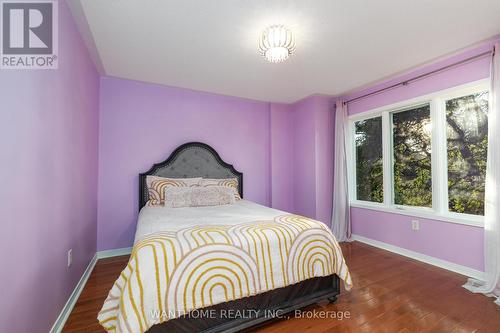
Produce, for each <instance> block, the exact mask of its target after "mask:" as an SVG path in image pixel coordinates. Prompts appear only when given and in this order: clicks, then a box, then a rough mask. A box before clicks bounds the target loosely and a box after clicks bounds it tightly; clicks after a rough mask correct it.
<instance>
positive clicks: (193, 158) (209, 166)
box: [139, 142, 243, 210]
mask: <svg viewBox="0 0 500 333" xmlns="http://www.w3.org/2000/svg"><path fill="white" fill-rule="evenodd" d="M146 176H159V177H168V178H193V177H203V178H215V179H220V178H237V179H238V192H239V193H240V196H241V197H242V198H243V174H242V173H241V172H239V171H237V170H236V169H235V168H234V167H233V166H232V165H231V164H227V163H226V162H224V161H223V160H222V159H221V158H220V156H219V154H218V153H217V152H216V151H215V149H213V148H212V147H210V146H209V145H207V144H205V143H201V142H190V143H185V144H183V145H182V146H180V147H178V148H177V149H176V150H174V152H173V153H172V154H170V156H169V157H168V158H167V159H166V160H165V161H163V162H161V163H157V164H155V165H153V166H152V167H151V169H149V170H148V171H146V172H144V173H141V174H139V210H140V209H141V208H142V207H143V206H144V205H145V204H146V202H147V201H148V188H147V186H146Z"/></svg>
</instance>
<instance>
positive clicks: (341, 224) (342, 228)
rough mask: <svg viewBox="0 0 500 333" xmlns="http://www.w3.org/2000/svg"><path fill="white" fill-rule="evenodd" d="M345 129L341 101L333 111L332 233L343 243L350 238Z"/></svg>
mask: <svg viewBox="0 0 500 333" xmlns="http://www.w3.org/2000/svg"><path fill="white" fill-rule="evenodd" d="M346 129H347V104H346V103H344V102H343V101H337V109H336V110H335V152H334V155H333V158H334V162H333V165H334V170H333V171H334V173H333V209H332V231H333V234H334V235H335V237H336V238H337V240H338V241H339V242H345V241H348V240H349V239H350V238H351V218H350V214H349V198H348V188H347V158H346V148H345V144H346V142H345V133H346Z"/></svg>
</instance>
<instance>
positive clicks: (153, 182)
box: [146, 176, 201, 206]
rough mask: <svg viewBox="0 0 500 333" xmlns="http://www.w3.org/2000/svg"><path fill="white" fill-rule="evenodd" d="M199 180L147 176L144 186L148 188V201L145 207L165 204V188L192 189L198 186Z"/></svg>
mask: <svg viewBox="0 0 500 333" xmlns="http://www.w3.org/2000/svg"><path fill="white" fill-rule="evenodd" d="M200 182H201V177H199V178H165V177H157V176H147V177H146V186H147V187H148V195H149V200H148V202H146V206H160V205H163V204H164V203H165V188H166V187H167V186H172V187H188V188H189V187H192V186H199V185H200Z"/></svg>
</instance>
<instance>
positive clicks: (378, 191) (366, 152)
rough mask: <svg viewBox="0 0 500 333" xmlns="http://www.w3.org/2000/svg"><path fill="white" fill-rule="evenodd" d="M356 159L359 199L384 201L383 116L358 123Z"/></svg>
mask: <svg viewBox="0 0 500 333" xmlns="http://www.w3.org/2000/svg"><path fill="white" fill-rule="evenodd" d="M356 161H357V164H356V184H357V187H356V193H357V199H358V200H364V201H372V202H383V201H384V193H383V166H382V118H381V117H377V118H372V119H367V120H363V121H358V122H357V123H356Z"/></svg>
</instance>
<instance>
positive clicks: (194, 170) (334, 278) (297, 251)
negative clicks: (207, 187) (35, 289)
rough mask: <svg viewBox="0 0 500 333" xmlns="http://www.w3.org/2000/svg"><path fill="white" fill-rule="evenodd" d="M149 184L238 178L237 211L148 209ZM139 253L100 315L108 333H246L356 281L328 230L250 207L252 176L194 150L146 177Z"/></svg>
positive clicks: (183, 149) (185, 149) (205, 150)
mask: <svg viewBox="0 0 500 333" xmlns="http://www.w3.org/2000/svg"><path fill="white" fill-rule="evenodd" d="M147 176H159V177H168V178H193V177H203V178H215V179H227V178H235V179H237V181H238V185H237V192H238V193H239V196H240V197H241V200H238V201H237V202H235V203H234V204H231V205H223V206H208V207H184V208H166V207H163V206H154V207H148V205H147V204H146V203H147V202H148V197H149V195H148V187H147V185H146V177H147ZM139 206H140V207H139V208H140V213H139V218H138V224H137V231H136V235H135V241H134V248H133V250H132V254H131V257H130V260H129V263H128V265H127V267H126V268H125V269H124V270H123V272H122V273H121V275H120V277H119V278H118V279H117V281H116V282H115V284H114V285H113V288H112V289H111V291H110V292H109V294H108V297H107V299H106V301H105V302H104V305H103V307H102V310H101V312H100V313H99V316H98V320H99V322H100V323H101V325H102V326H103V327H104V328H105V329H106V330H107V331H108V332H134V333H135V332H149V333H159V332H165V333H167V332H183V333H184V332H185V333H187V332H206V333H208V332H210V333H213V332H237V331H241V330H245V329H248V328H251V327H255V326H256V325H260V324H262V323H264V322H267V321H269V320H274V319H280V318H286V316H287V314H288V313H290V312H292V311H294V310H296V309H300V308H302V307H305V306H307V305H310V304H313V303H316V302H318V301H322V300H329V301H330V302H334V301H335V300H336V297H337V295H338V294H339V292H340V283H341V282H340V281H341V280H343V281H344V283H345V286H346V288H347V289H349V288H350V286H351V284H352V282H351V278H350V275H349V271H348V268H347V266H346V265H345V261H344V259H343V257H342V252H341V250H340V247H339V245H338V243H337V241H336V240H335V238H334V236H333V235H332V234H331V232H330V230H329V229H328V227H326V226H325V225H324V224H323V223H321V222H318V221H314V220H311V219H308V218H306V217H302V216H298V215H293V214H289V213H286V212H283V211H279V210H276V209H272V208H268V207H264V206H261V205H258V204H256V203H253V202H251V201H247V200H244V198H243V174H242V173H241V172H239V171H237V170H236V169H235V168H234V167H233V166H232V165H230V164H227V163H225V162H224V161H223V160H222V159H221V158H220V156H219V154H218V153H217V152H216V151H215V150H214V149H213V148H211V147H210V146H208V145H206V144H203V143H199V142H192V143H187V144H184V145H182V146H180V147H179V148H177V149H176V150H175V151H174V152H173V153H172V154H171V155H170V157H169V158H168V159H167V160H165V161H164V162H161V163H158V164H155V165H153V167H152V168H151V169H150V170H148V171H147V172H145V173H142V174H140V175H139Z"/></svg>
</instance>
